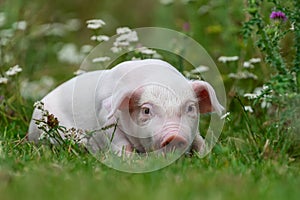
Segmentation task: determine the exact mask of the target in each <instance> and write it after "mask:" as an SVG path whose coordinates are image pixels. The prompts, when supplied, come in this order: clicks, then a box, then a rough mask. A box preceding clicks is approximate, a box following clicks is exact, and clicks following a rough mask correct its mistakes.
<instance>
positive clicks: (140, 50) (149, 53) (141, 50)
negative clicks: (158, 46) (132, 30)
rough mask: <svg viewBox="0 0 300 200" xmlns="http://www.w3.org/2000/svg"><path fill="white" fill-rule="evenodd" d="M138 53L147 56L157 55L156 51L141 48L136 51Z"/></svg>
mask: <svg viewBox="0 0 300 200" xmlns="http://www.w3.org/2000/svg"><path fill="white" fill-rule="evenodd" d="M136 50H137V52H140V53H142V54H146V55H154V54H155V53H156V51H155V50H152V49H148V48H147V47H140V48H137V49H136Z"/></svg>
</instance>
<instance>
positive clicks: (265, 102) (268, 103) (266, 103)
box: [260, 99, 271, 108]
mask: <svg viewBox="0 0 300 200" xmlns="http://www.w3.org/2000/svg"><path fill="white" fill-rule="evenodd" d="M260 106H261V108H269V107H270V106H271V103H270V102H267V101H266V100H265V99H263V101H262V102H261V104H260Z"/></svg>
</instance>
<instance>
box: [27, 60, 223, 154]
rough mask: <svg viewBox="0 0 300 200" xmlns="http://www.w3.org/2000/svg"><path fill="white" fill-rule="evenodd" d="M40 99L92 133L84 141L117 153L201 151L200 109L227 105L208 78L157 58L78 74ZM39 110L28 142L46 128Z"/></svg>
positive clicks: (64, 120)
mask: <svg viewBox="0 0 300 200" xmlns="http://www.w3.org/2000/svg"><path fill="white" fill-rule="evenodd" d="M41 101H42V102H43V103H44V106H45V109H46V110H48V111H49V113H51V114H53V115H54V116H55V117H57V119H58V121H59V124H60V125H62V126H65V127H66V128H72V127H73V128H76V129H81V130H85V131H86V132H92V133H94V135H93V136H92V137H90V139H89V140H88V141H87V143H86V145H87V146H88V147H89V148H90V149H91V150H92V151H95V152H97V151H106V150H108V149H109V150H111V151H113V152H114V153H116V154H118V155H122V153H124V152H125V153H126V154H130V153H132V152H138V153H148V152H161V151H164V152H170V151H174V150H180V151H183V152H189V151H196V152H201V151H203V149H204V140H203V138H202V137H201V135H200V133H199V128H198V124H199V123H198V122H199V116H200V114H202V113H209V112H216V113H218V114H221V113H222V111H223V109H224V108H223V107H222V106H221V105H220V103H219V102H218V100H217V97H216V94H215V91H214V89H213V88H212V86H211V85H210V84H209V83H207V82H204V81H199V80H196V81H191V80H187V79H186V78H185V77H184V76H183V75H182V74H181V73H180V72H178V71H177V70H176V68H174V67H173V66H172V65H170V64H169V63H167V62H164V61H162V60H156V59H146V60H140V61H126V62H123V63H120V64H118V65H117V66H115V67H114V68H112V69H110V70H98V71H92V72H88V73H85V74H82V75H79V76H77V77H75V78H73V79H71V80H69V81H67V82H65V83H63V84H61V85H60V86H58V87H57V88H56V89H54V90H53V91H52V92H50V93H49V94H48V95H46V96H45V97H44V98H43V99H42V100H41ZM41 115H42V113H41V111H40V110H38V109H35V110H34V112H33V115H32V120H31V122H30V125H29V130H28V139H29V140H30V141H34V142H39V137H40V135H41V134H42V132H41V130H40V129H38V127H37V125H36V123H35V119H39V118H40V117H41ZM61 134H63V133H61ZM62 137H63V135H62Z"/></svg>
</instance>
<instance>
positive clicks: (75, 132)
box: [33, 101, 88, 144]
mask: <svg viewBox="0 0 300 200" xmlns="http://www.w3.org/2000/svg"><path fill="white" fill-rule="evenodd" d="M33 106H34V107H35V108H36V109H38V110H40V111H41V113H42V117H41V118H40V119H35V120H36V125H37V127H38V128H39V129H41V130H42V134H41V135H40V137H39V140H47V141H50V142H51V143H57V142H58V141H64V140H65V141H70V142H72V143H73V144H87V141H88V135H87V134H86V132H85V131H84V130H82V129H75V128H70V129H65V128H62V127H61V126H59V127H57V129H56V130H55V131H56V132H57V135H51V134H50V132H51V133H53V131H51V130H52V129H53V128H54V127H52V126H51V123H53V122H52V121H54V123H57V125H58V123H59V121H58V119H57V118H56V117H55V116H54V115H52V114H50V113H49V111H48V110H46V109H45V107H44V103H43V102H42V101H37V102H35V103H34V105H33ZM57 137H58V138H57Z"/></svg>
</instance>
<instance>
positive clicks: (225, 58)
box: [218, 56, 239, 63]
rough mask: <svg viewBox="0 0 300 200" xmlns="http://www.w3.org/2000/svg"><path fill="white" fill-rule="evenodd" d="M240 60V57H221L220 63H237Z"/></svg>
mask: <svg viewBox="0 0 300 200" xmlns="http://www.w3.org/2000/svg"><path fill="white" fill-rule="evenodd" d="M238 59H239V57H238V56H231V57H227V56H221V57H219V58H218V61H219V62H222V63H227V62H233V61H237V60H238Z"/></svg>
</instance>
